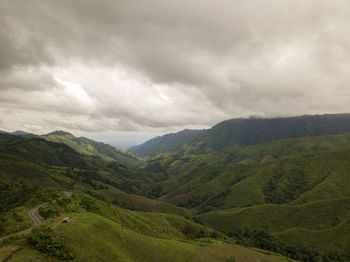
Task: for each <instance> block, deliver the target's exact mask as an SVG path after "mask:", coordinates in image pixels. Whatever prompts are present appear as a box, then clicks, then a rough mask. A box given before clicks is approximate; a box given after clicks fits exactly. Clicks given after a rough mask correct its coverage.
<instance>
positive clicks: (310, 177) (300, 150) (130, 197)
mask: <svg viewBox="0 0 350 262" xmlns="http://www.w3.org/2000/svg"><path fill="white" fill-rule="evenodd" d="M347 117H348V116H347V115H340V116H339V115H334V116H332V115H327V116H324V117H322V116H315V117H312V116H308V117H306V118H302V117H299V118H298V120H297V121H301V120H300V119H302V121H301V123H302V124H300V123H299V122H298V123H297V124H295V121H296V119H295V118H290V119H288V118H286V119H283V121H282V120H279V121H282V122H283V123H289V122H288V121H290V122H291V124H290V125H292V126H293V125H297V126H298V128H295V131H293V130H291V131H290V133H289V134H286V135H284V136H283V137H281V135H279V134H278V132H277V131H273V130H275V126H274V125H271V126H270V125H267V124H264V125H263V126H261V123H268V122H269V121H270V120H266V121H263V120H260V119H259V120H256V123H252V122H251V121H253V120H249V121H248V122H247V123H249V124H248V127H249V128H250V134H247V132H245V131H244V132H243V133H242V134H244V135H245V136H246V135H248V136H251V134H253V133H255V134H259V135H258V137H262V135H261V133H260V131H261V130H264V131H263V133H266V134H272V133H273V132H274V133H273V134H275V137H271V135H267V137H266V138H258V139H256V140H254V139H252V138H244V137H242V136H239V135H237V134H239V132H240V131H237V130H238V128H241V129H242V130H245V129H246V127H245V126H242V122H241V120H239V121H238V122H237V121H232V124H230V125H231V126H229V127H225V130H226V131H225V132H226V137H225V138H224V136H223V135H222V132H223V131H218V130H217V129H218V126H219V127H220V126H221V125H224V126H226V123H224V124H219V125H217V126H214V127H213V128H212V129H209V130H207V131H201V132H199V133H198V134H196V137H192V138H191V140H189V141H188V142H186V143H185V144H183V142H182V141H183V140H182V139H179V140H178V141H179V144H178V146H177V148H174V147H171V148H170V149H169V151H164V152H162V153H160V154H158V155H156V156H153V157H151V158H148V159H147V160H146V159H142V158H141V157H138V156H135V155H133V154H132V153H128V152H126V151H125V152H124V151H122V150H118V149H113V147H111V146H108V145H105V144H102V143H99V142H95V141H92V140H90V139H85V138H84V139H83V138H75V137H74V136H73V135H71V134H69V133H66V132H62V131H57V132H53V133H50V134H48V135H44V136H36V135H32V134H30V135H14V134H1V135H0V186H1V198H0V199H1V205H0V206H1V215H0V237H1V239H2V245H1V247H0V254H1V256H0V258H1V259H2V261H36V260H40V261H101V260H106V259H107V260H110V261H226V262H228V261H256V260H258V261H348V259H349V258H350V253H349V252H350V250H349V249H348V246H349V245H350V237H349V236H350V234H349V230H350V224H349V221H350V220H349V218H350V211H349V210H350V176H349V174H350V164H349V163H350V125H349V127H348V126H347V125H345V124H344V125H342V126H343V127H342V128H338V129H337V131H334V130H335V129H334V126H333V125H337V124H338V123H339V124H340V123H341V122H343V121H344V119H347ZM339 119H340V120H339ZM338 120H339V122H337V121H338ZM254 121H255V120H254ZM254 121H253V122H254ZM271 121H272V120H271ZM276 121H277V120H276ZM272 122H274V121H272ZM277 122H278V121H277ZM320 122H322V125H321V124H320ZM236 125H238V126H236ZM286 125H287V124H286ZM329 125H332V127H331V128H330V127H329ZM287 126H288V125H287ZM311 126H312V127H313V128H311ZM220 130H221V129H220ZM227 130H230V131H227ZM310 130H311V131H310ZM272 131H273V132H272ZM216 132H218V134H216ZM276 132H277V133H276ZM229 134H230V135H229ZM301 134H302V135H301ZM174 135H175V136H176V134H173V136H174ZM180 135H181V136H182V135H183V134H180ZM209 137H211V138H209ZM213 137H217V138H218V139H219V138H220V139H224V140H223V141H226V142H215V143H214V142H210V141H213V140H212V138H213ZM171 139H172V140H174V137H172V138H171ZM246 139H248V140H246ZM175 140H176V139H175ZM165 141H166V139H165ZM232 141H235V142H234V143H235V144H232V143H233V142H232ZM239 141H250V142H249V143H246V142H244V143H243V142H242V143H241V142H239ZM218 145H220V146H219V147H218ZM146 148H147V144H145V146H144V147H143V150H146ZM162 148H163V147H162ZM151 150H152V152H153V150H154V144H151ZM162 150H164V148H163V149H162ZM63 191H64V192H71V193H70V194H69V195H67V194H66V193H65V194H64V193H63ZM42 203H46V204H45V205H43V204H42ZM28 214H29V216H28ZM41 217H42V218H43V219H41ZM65 217H71V218H72V219H71V221H70V222H69V223H63V222H62V221H63V218H65ZM32 220H33V221H34V223H33V221H32ZM34 224H35V225H34ZM39 224H42V225H39ZM33 226H34V228H33V231H32V232H31V233H30V234H28V235H19V234H17V233H18V232H21V231H23V230H26V229H27V228H31V227H33ZM28 233H29V232H28ZM330 240H331V241H330ZM91 247H92V248H91Z"/></svg>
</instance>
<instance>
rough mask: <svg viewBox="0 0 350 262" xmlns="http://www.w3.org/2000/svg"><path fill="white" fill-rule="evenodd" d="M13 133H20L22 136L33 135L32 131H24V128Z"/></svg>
mask: <svg viewBox="0 0 350 262" xmlns="http://www.w3.org/2000/svg"><path fill="white" fill-rule="evenodd" d="M11 134H12V135H20V136H24V135H31V133H28V132H25V131H22V130H16V131H15V132H12V133H11Z"/></svg>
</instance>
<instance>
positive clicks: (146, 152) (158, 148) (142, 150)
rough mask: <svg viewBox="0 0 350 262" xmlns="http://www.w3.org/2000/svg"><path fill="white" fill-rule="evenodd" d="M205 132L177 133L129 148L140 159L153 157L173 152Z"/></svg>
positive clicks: (185, 131)
mask: <svg viewBox="0 0 350 262" xmlns="http://www.w3.org/2000/svg"><path fill="white" fill-rule="evenodd" d="M204 131H205V130H190V129H185V130H182V131H180V132H177V133H170V134H166V135H164V136H158V137H155V138H152V139H151V140H148V141H146V142H145V143H143V144H141V145H137V146H133V147H131V148H129V149H128V151H129V152H131V153H134V154H135V155H137V156H140V157H153V156H156V155H158V154H161V153H166V152H169V151H172V150H174V149H177V148H179V147H180V146H182V145H184V144H186V143H189V142H190V141H191V140H193V139H194V138H196V137H198V135H199V134H201V133H203V132H204Z"/></svg>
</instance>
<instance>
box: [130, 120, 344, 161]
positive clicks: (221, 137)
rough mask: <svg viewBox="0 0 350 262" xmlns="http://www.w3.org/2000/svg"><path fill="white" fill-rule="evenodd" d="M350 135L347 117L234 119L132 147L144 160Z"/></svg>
mask: <svg viewBox="0 0 350 262" xmlns="http://www.w3.org/2000/svg"><path fill="white" fill-rule="evenodd" d="M347 132H350V114H325V115H304V116H296V117H281V118H236V119H230V120H226V121H223V122H220V123H218V124H217V125H215V126H213V127H212V128H211V129H208V130H187V129H185V130H183V131H181V132H178V133H171V134H167V135H164V136H161V137H156V138H153V139H151V140H149V141H146V142H145V143H143V144H141V145H138V146H134V147H131V148H130V149H129V151H130V152H132V153H134V154H136V155H138V156H141V157H144V156H151V157H153V156H156V155H158V154H160V153H167V152H171V151H173V150H175V149H178V148H180V147H181V146H184V145H187V146H190V145H191V146H192V147H191V149H192V152H194V151H196V153H205V152H210V151H212V150H218V149H222V148H228V147H229V148H240V147H244V146H249V145H255V144H260V143H264V142H269V141H273V140H278V139H283V138H298V137H306V136H322V135H337V134H343V133H347Z"/></svg>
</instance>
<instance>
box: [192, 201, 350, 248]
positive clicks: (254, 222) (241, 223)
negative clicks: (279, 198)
mask: <svg viewBox="0 0 350 262" xmlns="http://www.w3.org/2000/svg"><path fill="white" fill-rule="evenodd" d="M349 208H350V199H349V198H346V199H337V200H321V201H315V202H311V203H306V204H301V205H293V206H292V205H272V204H267V205H258V206H254V207H248V208H243V209H238V208H237V209H227V210H218V211H212V212H209V213H206V214H203V215H200V216H199V217H198V219H199V220H201V221H202V223H204V224H205V225H208V226H211V227H213V228H215V229H217V230H221V231H223V232H227V233H228V234H230V233H231V234H233V235H235V234H236V233H237V232H240V231H241V232H242V231H243V232H244V231H245V230H247V229H248V230H249V231H252V230H259V231H261V230H263V231H266V232H269V233H270V234H272V235H273V236H275V237H277V238H278V239H280V240H282V241H283V242H284V243H285V244H287V245H291V246H295V247H299V248H308V249H313V250H317V251H318V252H319V253H321V254H328V253H333V252H338V253H340V254H344V255H349V249H348V247H349V245H350V237H349V231H350V225H349V218H350V212H349Z"/></svg>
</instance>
